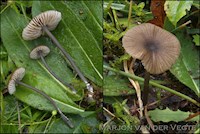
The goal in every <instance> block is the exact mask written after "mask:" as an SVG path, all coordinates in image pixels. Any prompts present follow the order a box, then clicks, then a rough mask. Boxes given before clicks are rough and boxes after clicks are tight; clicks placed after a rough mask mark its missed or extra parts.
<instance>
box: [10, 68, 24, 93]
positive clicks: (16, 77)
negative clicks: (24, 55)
mask: <svg viewBox="0 0 200 134" xmlns="http://www.w3.org/2000/svg"><path fill="white" fill-rule="evenodd" d="M24 75H25V69H24V68H23V67H20V68H18V69H16V70H15V71H14V72H13V73H12V75H11V77H10V80H9V82H8V92H9V94H14V93H15V91H16V87H15V85H16V81H21V80H22V79H23V77H24Z"/></svg>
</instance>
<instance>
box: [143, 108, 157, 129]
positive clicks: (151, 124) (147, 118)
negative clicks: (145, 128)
mask: <svg viewBox="0 0 200 134" xmlns="http://www.w3.org/2000/svg"><path fill="white" fill-rule="evenodd" d="M144 115H145V117H146V120H147V122H148V124H149V126H150V127H151V129H152V130H153V132H155V130H154V124H153V122H152V121H151V119H150V118H149V115H148V112H147V106H144Z"/></svg>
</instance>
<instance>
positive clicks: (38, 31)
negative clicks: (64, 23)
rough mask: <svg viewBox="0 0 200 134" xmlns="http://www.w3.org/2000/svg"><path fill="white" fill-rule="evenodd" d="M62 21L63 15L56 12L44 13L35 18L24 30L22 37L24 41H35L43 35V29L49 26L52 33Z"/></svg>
mask: <svg viewBox="0 0 200 134" xmlns="http://www.w3.org/2000/svg"><path fill="white" fill-rule="evenodd" d="M60 20H61V13H60V12H58V11H55V10H49V11H46V12H43V13H41V14H39V15H37V16H36V17H34V18H33V19H32V20H31V22H30V23H29V24H28V25H27V26H26V27H25V28H24V30H23V32H22V37H23V39H24V40H33V39H36V38H38V37H40V36H41V35H42V33H43V31H42V27H43V26H47V28H48V29H49V30H50V31H51V30H54V29H55V28H56V26H57V25H58V23H59V22H60Z"/></svg>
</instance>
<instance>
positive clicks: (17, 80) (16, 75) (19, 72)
mask: <svg viewBox="0 0 200 134" xmlns="http://www.w3.org/2000/svg"><path fill="white" fill-rule="evenodd" d="M24 75H25V69H24V68H22V67H20V68H18V69H16V70H15V71H14V72H13V73H12V75H11V78H10V80H9V82H8V92H9V93H10V94H14V93H15V91H16V85H17V84H19V85H22V86H24V87H26V88H28V89H31V90H33V91H35V92H37V93H39V94H40V95H42V96H44V97H45V98H46V99H47V100H49V101H50V102H51V104H52V105H53V106H54V108H55V109H56V110H57V111H58V113H59V114H60V115H61V118H62V119H63V121H64V122H65V123H66V124H67V125H68V126H69V127H71V128H73V127H74V126H73V124H72V122H71V121H70V120H69V119H68V118H67V116H66V115H64V114H63V112H62V111H61V110H60V109H59V108H58V106H57V105H56V103H55V101H54V100H53V99H52V98H51V97H49V96H48V95H47V94H46V93H45V92H43V91H41V90H39V89H37V88H35V87H32V86H30V85H28V84H26V83H24V82H21V80H22V79H23V77H24Z"/></svg>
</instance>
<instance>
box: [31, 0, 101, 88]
mask: <svg viewBox="0 0 200 134" xmlns="http://www.w3.org/2000/svg"><path fill="white" fill-rule="evenodd" d="M93 6H94V7H98V6H99V7H101V2H95V3H93ZM91 7H92V5H91V4H90V3H89V2H83V1H82V2H76V3H74V2H73V1H69V2H64V1H61V2H56V1H45V2H42V1H34V2H33V6H32V10H33V16H36V15H37V14H38V13H40V12H43V11H46V10H57V11H60V12H61V13H62V20H61V22H60V23H59V25H58V27H57V28H56V30H54V31H53V32H52V33H53V34H54V35H55V37H56V38H57V39H58V41H59V42H60V43H61V45H63V47H64V48H65V49H66V51H67V52H68V53H69V54H70V55H71V56H72V58H73V59H74V61H75V63H76V65H77V66H78V67H79V69H80V70H81V71H82V72H83V74H84V75H85V76H86V77H88V78H89V79H90V80H91V81H93V82H94V83H96V84H98V85H102V79H103V76H102V70H103V69H102V62H101V61H102V49H101V46H102V45H101V44H102V41H101V38H102V35H101V34H102V28H101V23H100V21H99V20H100V18H99V15H100V17H101V16H102V14H101V12H100V13H99V11H101V10H100V9H99V8H97V9H98V10H94V8H91Z"/></svg>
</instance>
